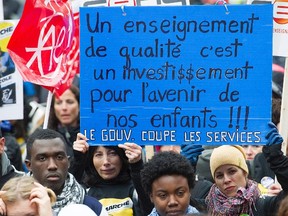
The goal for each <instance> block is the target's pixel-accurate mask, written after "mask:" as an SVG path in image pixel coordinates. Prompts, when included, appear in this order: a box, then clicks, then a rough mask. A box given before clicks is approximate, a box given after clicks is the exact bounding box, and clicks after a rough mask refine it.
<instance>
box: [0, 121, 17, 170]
mask: <svg viewBox="0 0 288 216" xmlns="http://www.w3.org/2000/svg"><path fill="white" fill-rule="evenodd" d="M0 130H1V131H2V135H3V137H4V138H5V152H6V154H7V156H8V158H9V160H10V162H11V164H12V165H13V166H14V167H15V168H16V169H17V170H19V171H22V170H23V160H22V155H21V150H20V146H19V144H18V142H17V140H16V137H15V135H14V134H13V133H14V132H13V126H12V124H11V122H10V121H8V120H5V121H0Z"/></svg>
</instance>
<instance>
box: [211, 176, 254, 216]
mask: <svg viewBox="0 0 288 216" xmlns="http://www.w3.org/2000/svg"><path fill="white" fill-rule="evenodd" d="M259 197H260V191H259V189H258V184H257V182H254V181H252V180H248V187H247V188H243V187H240V188H239V189H238V191H237V195H236V196H235V197H227V196H226V195H225V194H223V193H222V192H221V191H220V190H219V188H218V187H217V186H216V185H215V184H213V185H212V187H211V189H210V192H209V194H208V196H207V197H206V200H205V201H206V204H207V208H208V211H209V213H210V214H211V215H212V216H235V215H240V214H248V215H250V216H253V210H252V205H254V207H255V203H256V200H257V199H258V198H259Z"/></svg>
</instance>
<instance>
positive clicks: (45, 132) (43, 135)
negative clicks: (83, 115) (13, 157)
mask: <svg viewBox="0 0 288 216" xmlns="http://www.w3.org/2000/svg"><path fill="white" fill-rule="evenodd" d="M55 138H60V139H61V140H62V141H63V145H64V146H65V150H66V152H67V147H66V146H67V145H66V141H65V139H64V137H63V136H62V134H60V133H59V132H57V131H55V130H51V129H42V128H37V129H36V130H35V131H34V132H33V133H32V134H31V135H30V136H29V138H28V140H27V143H26V150H27V155H26V159H28V160H30V159H31V149H32V147H33V143H34V142H35V140H49V139H55Z"/></svg>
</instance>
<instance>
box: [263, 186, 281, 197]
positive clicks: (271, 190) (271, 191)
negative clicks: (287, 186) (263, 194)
mask: <svg viewBox="0 0 288 216" xmlns="http://www.w3.org/2000/svg"><path fill="white" fill-rule="evenodd" d="M281 191H282V188H281V185H279V184H272V185H271V186H270V187H269V188H268V191H267V195H268V196H277V195H278V194H279V193H280V192H281Z"/></svg>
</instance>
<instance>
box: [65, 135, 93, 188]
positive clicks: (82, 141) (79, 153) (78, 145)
mask: <svg viewBox="0 0 288 216" xmlns="http://www.w3.org/2000/svg"><path fill="white" fill-rule="evenodd" d="M87 141H88V139H87V138H86V137H85V136H84V135H83V134H82V133H77V138H76V140H75V141H74V142H73V153H74V159H73V160H71V162H70V167H69V172H70V173H72V174H73V175H74V177H75V178H76V180H77V181H78V182H80V183H82V178H83V174H84V167H86V164H87V159H88V150H89V145H88V143H87Z"/></svg>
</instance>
